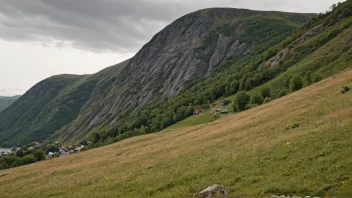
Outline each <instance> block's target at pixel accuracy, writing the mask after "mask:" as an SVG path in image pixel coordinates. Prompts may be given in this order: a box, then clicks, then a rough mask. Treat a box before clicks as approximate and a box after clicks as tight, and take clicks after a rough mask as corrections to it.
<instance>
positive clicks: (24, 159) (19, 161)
mask: <svg viewBox="0 0 352 198" xmlns="http://www.w3.org/2000/svg"><path fill="white" fill-rule="evenodd" d="M36 161H37V158H35V157H34V156H33V155H26V156H24V157H22V158H19V159H17V160H16V161H15V162H13V163H12V165H11V167H17V166H23V165H26V164H31V163H34V162H36Z"/></svg>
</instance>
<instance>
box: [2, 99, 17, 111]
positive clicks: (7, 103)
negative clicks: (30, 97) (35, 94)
mask: <svg viewBox="0 0 352 198" xmlns="http://www.w3.org/2000/svg"><path fill="white" fill-rule="evenodd" d="M19 97H21V96H12V97H7V96H0V111H2V110H4V109H6V108H7V107H8V106H10V105H11V104H12V103H14V102H15V101H16V100H17V99H18V98H19Z"/></svg>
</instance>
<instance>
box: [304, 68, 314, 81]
mask: <svg viewBox="0 0 352 198" xmlns="http://www.w3.org/2000/svg"><path fill="white" fill-rule="evenodd" d="M304 82H305V85H310V84H311V83H312V72H311V71H310V70H308V71H307V72H306V75H305V76H304Z"/></svg>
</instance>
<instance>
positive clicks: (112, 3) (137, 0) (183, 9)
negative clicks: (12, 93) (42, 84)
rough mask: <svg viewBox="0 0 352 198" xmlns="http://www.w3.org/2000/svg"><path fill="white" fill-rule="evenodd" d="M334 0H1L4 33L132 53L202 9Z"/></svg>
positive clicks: (302, 8)
mask: <svg viewBox="0 0 352 198" xmlns="http://www.w3.org/2000/svg"><path fill="white" fill-rule="evenodd" d="M309 2H310V3H309ZM311 2H313V3H311ZM333 2H336V0H319V2H315V3H314V1H306V0H286V1H282V0H266V1H262V0H260V1H259V0H191V1H190V0H168V1H165V0H129V1H127V0H31V1H24V0H1V1H0V38H2V39H5V40H15V41H39V42H50V41H51V42H57V46H58V47H61V46H63V45H68V44H69V45H72V47H75V48H79V49H84V50H91V51H115V52H119V53H128V52H136V51H137V50H138V49H139V48H140V47H141V46H142V45H143V44H145V43H146V42H147V41H148V40H149V39H150V38H151V37H152V36H153V35H154V34H155V33H156V32H157V31H159V30H161V29H162V28H163V27H165V26H166V25H167V24H168V23H170V22H171V21H173V20H175V19H176V18H178V17H180V16H182V15H184V14H186V13H188V12H192V11H195V10H198V9H201V8H206V7H242V8H243V7H245V8H251V9H262V10H283V11H292V12H320V11H321V12H323V11H324V9H327V8H328V7H329V5H330V4H332V3H333Z"/></svg>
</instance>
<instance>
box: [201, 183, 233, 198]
mask: <svg viewBox="0 0 352 198" xmlns="http://www.w3.org/2000/svg"><path fill="white" fill-rule="evenodd" d="M229 193H230V191H229V190H228V189H226V188H224V187H222V186H220V185H218V184H215V185H211V186H208V188H206V189H204V190H202V191H200V192H199V193H197V194H195V195H194V197H203V198H213V197H226V196H227V195H228V194H229Z"/></svg>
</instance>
